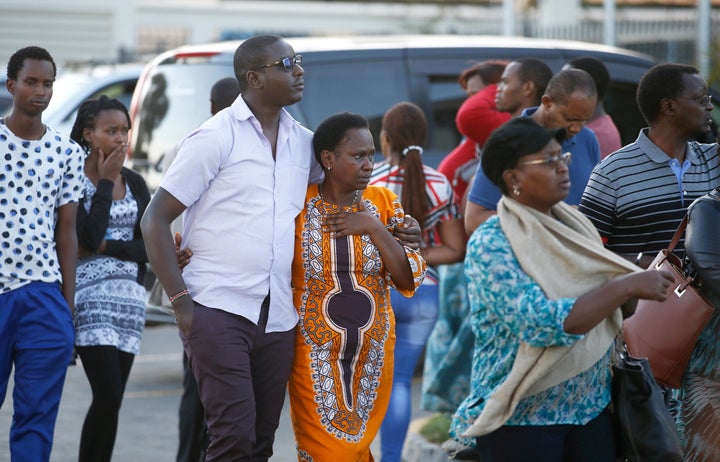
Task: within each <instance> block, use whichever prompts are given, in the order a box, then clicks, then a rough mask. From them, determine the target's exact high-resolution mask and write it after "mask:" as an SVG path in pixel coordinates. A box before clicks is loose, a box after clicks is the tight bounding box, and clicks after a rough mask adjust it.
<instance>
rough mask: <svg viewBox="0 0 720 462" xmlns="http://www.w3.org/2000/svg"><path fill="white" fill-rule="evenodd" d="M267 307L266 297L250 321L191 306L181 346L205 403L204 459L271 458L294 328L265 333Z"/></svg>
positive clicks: (219, 311)
mask: <svg viewBox="0 0 720 462" xmlns="http://www.w3.org/2000/svg"><path fill="white" fill-rule="evenodd" d="M269 307H270V297H269V296H268V297H266V298H265V301H264V302H263V304H262V308H261V314H260V320H259V322H258V325H255V324H253V323H252V322H251V321H249V320H247V319H245V318H244V317H242V316H239V315H235V314H232V313H228V312H226V311H222V310H218V309H213V308H208V307H206V306H203V305H200V304H198V303H196V304H195V311H194V313H193V320H192V327H191V329H190V335H189V338H187V339H183V345H184V347H185V352H186V353H187V355H188V359H189V361H190V367H191V368H192V370H193V373H194V374H195V378H196V379H197V382H198V389H199V390H200V399H201V400H202V403H203V405H204V406H205V418H206V420H207V428H208V435H209V437H210V446H209V447H208V449H207V455H206V458H205V460H206V461H207V462H211V461H222V462H231V461H253V462H259V461H267V460H268V459H269V458H270V456H272V445H273V441H274V439H275V430H277V426H278V421H279V419H280V413H281V411H282V407H283V403H284V401H285V389H286V386H287V381H288V377H289V375H290V368H291V367H292V361H293V357H294V349H295V330H294V329H292V330H289V331H287V332H271V333H266V332H265V325H266V324H267V318H268V310H269ZM181 338H182V335H181Z"/></svg>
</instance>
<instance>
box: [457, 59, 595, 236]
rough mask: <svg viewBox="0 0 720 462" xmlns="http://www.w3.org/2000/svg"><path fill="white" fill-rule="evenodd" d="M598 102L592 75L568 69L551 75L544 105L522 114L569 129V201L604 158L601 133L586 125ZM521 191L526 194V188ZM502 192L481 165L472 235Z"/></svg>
mask: <svg viewBox="0 0 720 462" xmlns="http://www.w3.org/2000/svg"><path fill="white" fill-rule="evenodd" d="M596 102H597V90H596V88H595V82H593V80H592V77H590V75H589V74H588V73H587V72H585V71H582V70H580V69H567V70H562V71H560V72H558V73H557V74H555V75H554V76H553V78H552V79H550V82H549V83H548V86H547V89H546V90H545V94H544V95H543V97H542V100H541V104H540V106H538V107H533V108H528V109H525V110H524V111H523V113H522V117H530V118H531V119H533V120H534V121H535V122H537V123H538V124H540V125H542V126H543V127H545V128H547V129H555V128H564V129H565V131H566V133H567V138H566V139H565V140H564V141H563V142H562V143H561V144H562V148H563V151H564V152H571V153H572V164H571V165H570V181H571V183H572V184H571V186H570V194H569V195H568V197H567V199H565V202H567V203H568V204H571V205H577V204H579V203H580V198H581V197H582V193H583V190H584V189H585V185H587V182H588V179H589V178H590V173H591V172H592V169H593V167H595V164H597V163H598V162H599V161H600V146H599V144H598V141H597V137H596V136H595V134H594V133H593V132H592V131H591V130H590V129H589V128H587V127H585V124H587V122H588V120H589V119H590V117H591V116H592V115H593V112H594V111H595V103H596ZM518 193H519V194H522V191H518ZM513 194H515V193H514V192H513ZM500 196H501V193H500V190H499V189H498V188H497V187H496V186H495V185H494V184H493V183H492V182H491V181H490V180H489V179H488V178H487V176H485V174H484V173H483V171H482V169H478V171H477V173H476V174H475V180H474V182H473V184H472V187H471V189H470V194H469V195H468V201H467V206H466V209H465V229H466V231H467V233H468V235H470V234H472V232H473V231H475V229H476V228H477V227H478V226H480V225H481V224H482V223H483V222H484V221H485V220H487V219H488V218H489V217H490V216H492V215H494V214H495V208H496V206H497V201H498V200H499V199H500Z"/></svg>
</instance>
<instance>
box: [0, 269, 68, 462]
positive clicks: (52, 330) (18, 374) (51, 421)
mask: <svg viewBox="0 0 720 462" xmlns="http://www.w3.org/2000/svg"><path fill="white" fill-rule="evenodd" d="M0 307H2V309H0V407H2V404H3V401H4V400H5V392H6V391H7V386H8V381H9V379H10V373H11V371H12V367H13V364H14V365H15V386H14V387H13V405H14V410H13V411H14V412H13V418H12V426H11V427H10V460H12V461H13V462H21V461H22V462H43V461H48V460H50V451H51V449H52V443H53V433H54V430H55V420H56V419H57V413H58V408H59V406H60V397H61V396H62V390H63V385H64V383H65V373H66V372H67V368H68V365H69V364H70V359H71V358H72V349H73V342H74V340H75V328H74V326H73V321H72V315H71V314H70V308H69V307H68V306H67V303H66V302H65V299H64V298H63V296H62V293H61V292H60V286H59V285H58V284H49V283H44V282H32V283H30V284H27V285H24V286H22V287H20V288H19V289H15V290H12V291H10V292H7V293H5V294H2V295H0ZM3 452H4V450H3V449H0V453H3Z"/></svg>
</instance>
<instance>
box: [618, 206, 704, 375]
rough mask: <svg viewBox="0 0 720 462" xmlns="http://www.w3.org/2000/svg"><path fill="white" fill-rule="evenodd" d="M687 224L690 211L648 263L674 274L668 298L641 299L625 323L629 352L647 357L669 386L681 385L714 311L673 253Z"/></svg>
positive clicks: (693, 279) (638, 356) (693, 276)
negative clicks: (694, 349)
mask: <svg viewBox="0 0 720 462" xmlns="http://www.w3.org/2000/svg"><path fill="white" fill-rule="evenodd" d="M686 225H687V215H686V216H685V218H683V220H682V222H681V223H680V226H678V229H677V231H675V235H674V236H673V238H672V241H671V242H670V246H669V247H668V248H667V249H663V250H661V251H660V253H658V255H657V257H655V260H653V262H652V263H651V264H650V266H649V267H648V269H657V270H665V271H668V272H670V273H672V274H673V276H674V277H675V281H674V282H673V284H671V285H670V287H669V288H668V293H667V298H666V299H665V301H664V302H658V301H654V300H638V303H637V308H636V310H635V313H634V314H633V315H632V316H630V317H629V318H627V319H626V320H625V321H624V323H623V336H624V338H625V344H626V345H627V349H628V352H629V353H630V354H631V355H632V356H635V357H637V358H648V362H649V363H650V368H651V369H652V373H653V376H654V377H655V380H657V381H658V383H661V384H662V385H665V386H667V387H670V388H680V383H681V382H682V376H683V374H684V373H685V369H687V365H688V362H689V361H690V356H691V355H692V351H693V348H695V343H696V342H697V339H698V336H699V335H700V332H702V330H703V328H704V327H705V324H707V322H708V320H709V319H710V316H712V314H713V311H714V308H713V306H712V304H710V302H709V301H708V300H707V299H706V298H705V297H704V296H703V295H702V294H701V293H700V291H699V290H698V289H697V287H696V286H695V284H694V283H695V275H686V274H685V271H684V269H685V268H684V266H683V262H682V260H680V258H678V256H677V255H675V254H674V253H673V249H675V246H676V245H677V243H678V241H679V240H680V236H682V235H683V234H684V233H685V226H686Z"/></svg>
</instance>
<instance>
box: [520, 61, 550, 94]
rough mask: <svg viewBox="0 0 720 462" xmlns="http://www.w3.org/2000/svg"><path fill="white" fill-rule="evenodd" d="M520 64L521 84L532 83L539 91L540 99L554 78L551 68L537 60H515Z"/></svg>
mask: <svg viewBox="0 0 720 462" xmlns="http://www.w3.org/2000/svg"><path fill="white" fill-rule="evenodd" d="M513 62H514V63H518V64H519V65H520V67H518V71H517V75H518V79H519V80H520V82H521V83H525V82H532V83H534V84H535V88H536V90H537V97H538V99H540V97H541V96H542V95H544V94H545V88H546V87H547V85H548V82H550V79H551V78H552V76H553V72H552V69H550V66H548V65H547V64H545V63H544V62H542V61H540V60H539V59H537V58H520V59H515V60H513Z"/></svg>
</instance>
